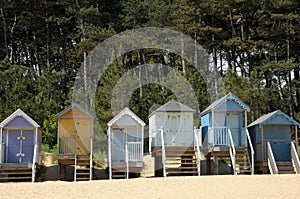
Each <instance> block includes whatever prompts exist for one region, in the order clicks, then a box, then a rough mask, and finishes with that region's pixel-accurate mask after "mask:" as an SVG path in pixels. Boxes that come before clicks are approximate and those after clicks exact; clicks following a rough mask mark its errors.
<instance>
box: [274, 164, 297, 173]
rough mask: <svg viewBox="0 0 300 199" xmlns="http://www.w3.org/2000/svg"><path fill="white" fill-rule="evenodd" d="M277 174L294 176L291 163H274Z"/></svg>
mask: <svg viewBox="0 0 300 199" xmlns="http://www.w3.org/2000/svg"><path fill="white" fill-rule="evenodd" d="M276 165H277V168H278V174H295V173H296V172H295V170H294V166H293V163H292V162H276Z"/></svg>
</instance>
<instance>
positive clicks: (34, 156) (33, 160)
mask: <svg viewBox="0 0 300 199" xmlns="http://www.w3.org/2000/svg"><path fill="white" fill-rule="evenodd" d="M36 154H37V144H35V145H34V150H33V158H32V166H31V172H32V178H31V179H32V182H34V181H35V163H36Z"/></svg>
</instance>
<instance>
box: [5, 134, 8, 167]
mask: <svg viewBox="0 0 300 199" xmlns="http://www.w3.org/2000/svg"><path fill="white" fill-rule="evenodd" d="M5 152H6V158H5V162H6V163H7V159H8V129H7V130H6V150H5Z"/></svg>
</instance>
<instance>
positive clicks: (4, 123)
mask: <svg viewBox="0 0 300 199" xmlns="http://www.w3.org/2000/svg"><path fill="white" fill-rule="evenodd" d="M16 117H22V118H24V119H25V120H26V121H27V122H28V123H29V124H31V125H32V126H34V127H40V126H39V125H38V124H37V123H36V122H35V121H34V120H33V119H32V118H31V117H29V116H28V115H27V114H26V113H24V112H23V111H22V110H21V109H18V110H16V111H15V112H13V113H12V114H11V115H10V116H8V117H7V118H6V119H5V120H3V121H2V122H1V123H0V127H4V126H6V125H7V124H9V123H10V122H11V121H12V120H14V119H15V118H16Z"/></svg>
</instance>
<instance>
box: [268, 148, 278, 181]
mask: <svg viewBox="0 0 300 199" xmlns="http://www.w3.org/2000/svg"><path fill="white" fill-rule="evenodd" d="M267 151H268V166H269V170H270V173H271V174H272V175H273V174H278V168H277V165H276V161H275V158H274V155H273V152H272V148H271V144H270V142H267Z"/></svg>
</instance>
